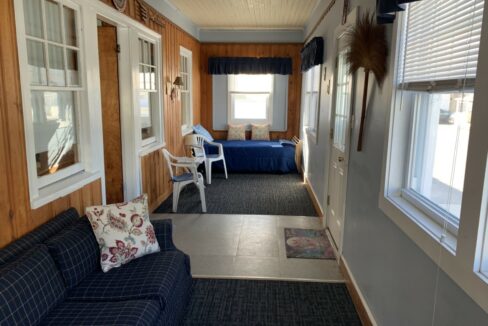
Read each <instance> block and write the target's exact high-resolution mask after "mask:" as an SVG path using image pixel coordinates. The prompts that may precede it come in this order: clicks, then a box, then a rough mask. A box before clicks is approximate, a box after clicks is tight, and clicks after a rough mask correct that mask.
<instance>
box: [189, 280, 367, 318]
mask: <svg viewBox="0 0 488 326" xmlns="http://www.w3.org/2000/svg"><path fill="white" fill-rule="evenodd" d="M183 325H348V326H353V325H361V322H360V320H359V317H358V315H357V313H356V310H355V309H354V305H353V303H352V300H351V297H350V296H349V293H348V292H347V289H346V286H345V284H344V283H311V282H283V281H250V280H216V279H194V280H193V295H192V298H191V300H190V304H189V306H188V309H187V314H186V318H185V320H184V322H183Z"/></svg>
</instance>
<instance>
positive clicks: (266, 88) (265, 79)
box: [230, 75, 273, 92]
mask: <svg viewBox="0 0 488 326" xmlns="http://www.w3.org/2000/svg"><path fill="white" fill-rule="evenodd" d="M230 76H232V77H231V78H233V80H234V83H233V84H234V85H233V89H231V91H234V92H272V91H273V75H230Z"/></svg>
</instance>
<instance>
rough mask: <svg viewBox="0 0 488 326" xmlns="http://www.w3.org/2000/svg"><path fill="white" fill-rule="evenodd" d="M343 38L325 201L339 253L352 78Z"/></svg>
mask: <svg viewBox="0 0 488 326" xmlns="http://www.w3.org/2000/svg"><path fill="white" fill-rule="evenodd" d="M344 35H345V33H344V32H343V33H341V34H340V35H339V37H338V38H337V48H338V50H337V56H336V78H335V87H334V90H335V91H334V99H333V101H334V102H333V110H332V120H331V121H332V126H333V133H332V146H331V151H330V159H329V184H328V197H327V203H328V205H327V226H328V228H329V230H330V233H331V235H332V238H333V240H334V243H335V245H336V248H337V250H338V252H339V253H340V252H341V250H342V235H343V229H344V215H345V202H346V185H347V170H348V163H349V148H350V138H351V112H352V93H353V76H352V75H350V74H349V66H348V64H347V61H346V53H347V51H348V49H347V47H346V44H345V37H344Z"/></svg>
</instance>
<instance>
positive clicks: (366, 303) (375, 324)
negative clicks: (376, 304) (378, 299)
mask: <svg viewBox="0 0 488 326" xmlns="http://www.w3.org/2000/svg"><path fill="white" fill-rule="evenodd" d="M340 260H342V263H343V264H344V268H345V269H346V271H347V274H348V276H349V278H350V279H351V283H352V285H353V287H354V288H355V289H356V292H357V293H358V296H359V300H361V303H362V305H363V307H364V310H365V311H366V314H367V315H368V318H369V320H370V321H371V324H372V325H373V326H377V325H378V323H377V322H376V319H375V318H374V315H373V313H372V312H371V309H370V308H369V306H368V302H367V301H366V299H365V298H364V295H363V292H362V291H361V288H360V287H359V286H358V283H357V282H356V278H355V277H354V274H353V273H352V272H351V269H350V268H349V264H348V263H347V260H346V258H345V257H344V256H341V258H340Z"/></svg>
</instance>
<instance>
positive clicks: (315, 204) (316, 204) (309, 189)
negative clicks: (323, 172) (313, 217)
mask: <svg viewBox="0 0 488 326" xmlns="http://www.w3.org/2000/svg"><path fill="white" fill-rule="evenodd" d="M303 180H304V182H305V187H306V188H307V192H308V195H309V197H310V199H311V200H312V204H313V208H314V209H315V212H316V213H317V215H318V216H319V217H320V219H323V218H324V216H325V215H324V212H323V211H322V207H320V204H319V200H318V199H317V195H315V191H313V188H312V185H311V184H310V181H309V180H308V178H307V177H306V176H304V177H303Z"/></svg>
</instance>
